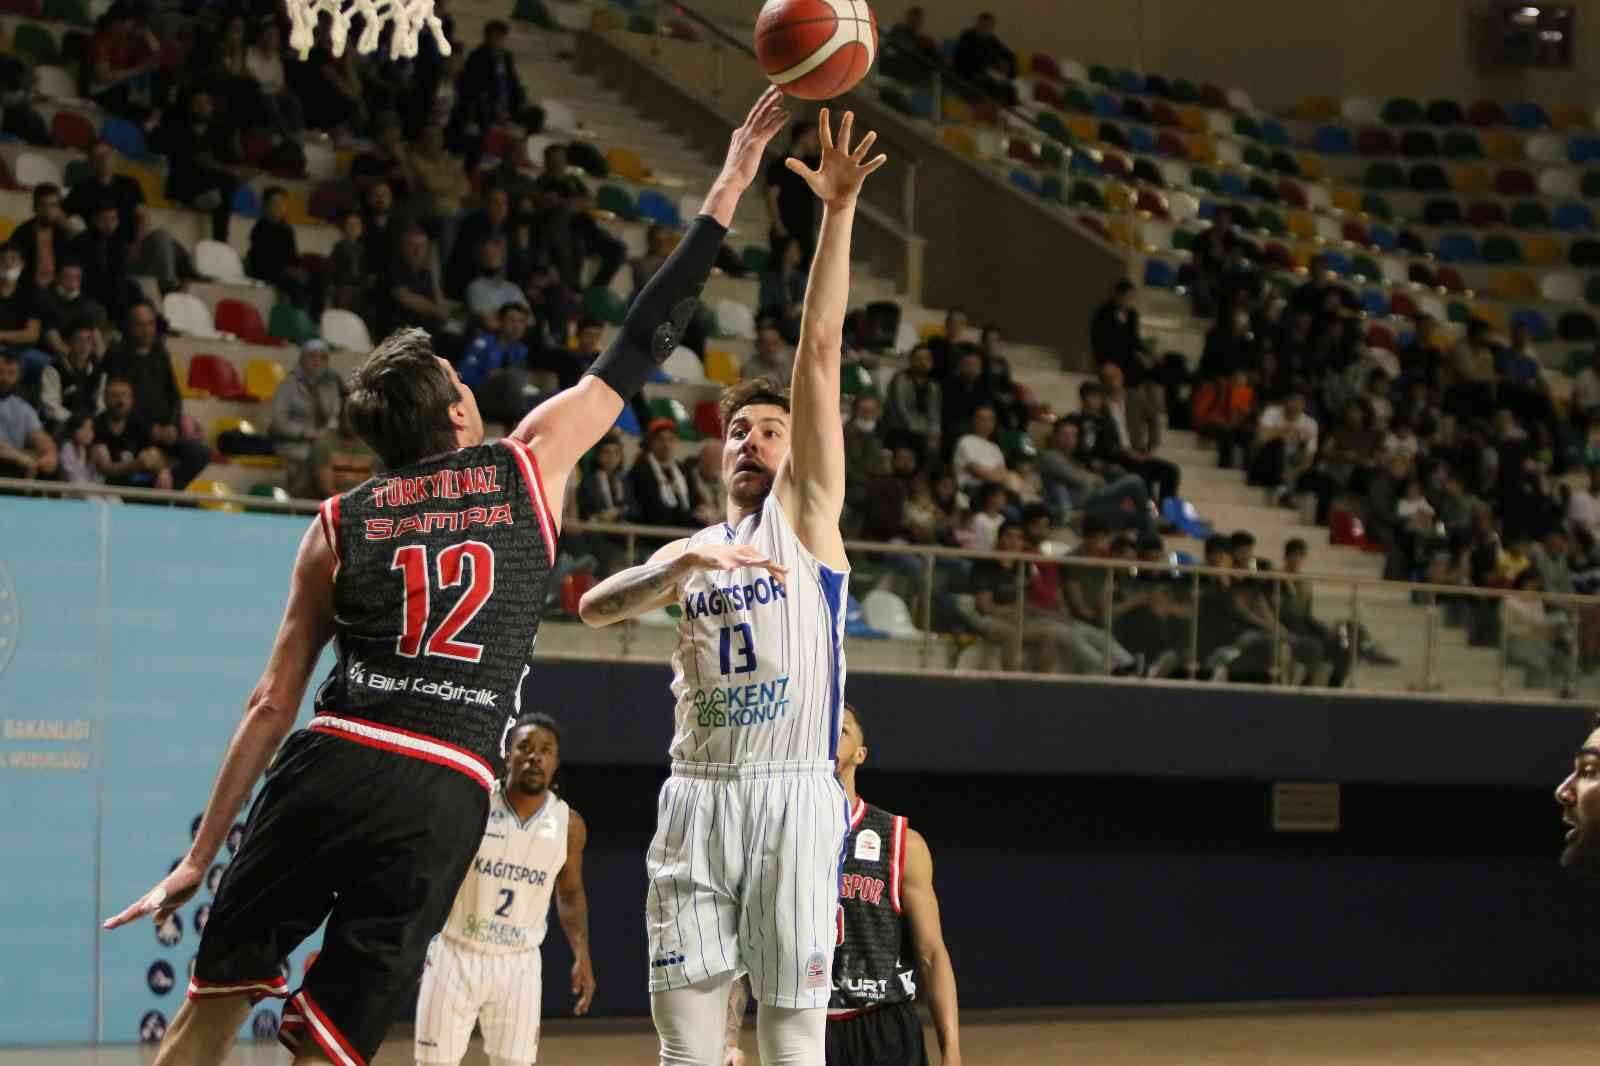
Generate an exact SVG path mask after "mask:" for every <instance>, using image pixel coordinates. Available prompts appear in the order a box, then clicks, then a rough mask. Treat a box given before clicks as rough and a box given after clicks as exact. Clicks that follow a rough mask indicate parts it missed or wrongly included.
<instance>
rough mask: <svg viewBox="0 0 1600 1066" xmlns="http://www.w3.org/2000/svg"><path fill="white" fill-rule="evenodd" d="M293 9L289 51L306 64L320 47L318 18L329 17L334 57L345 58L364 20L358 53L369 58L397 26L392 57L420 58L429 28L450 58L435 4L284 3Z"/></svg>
mask: <svg viewBox="0 0 1600 1066" xmlns="http://www.w3.org/2000/svg"><path fill="white" fill-rule="evenodd" d="M284 3H285V5H286V6H287V7H288V8H289V27H290V28H289V47H290V48H292V49H294V50H295V51H296V52H298V53H299V54H300V58H301V59H302V60H303V59H305V58H306V56H308V55H310V54H311V48H312V46H313V45H314V44H316V37H317V18H318V17H319V16H321V15H327V16H328V30H329V33H328V44H329V46H330V47H331V48H332V49H333V54H334V55H336V56H337V55H343V54H344V46H345V41H346V40H347V39H348V38H349V36H350V24H351V23H352V22H353V21H354V20H355V19H356V17H357V16H359V17H360V18H361V23H362V25H361V36H360V37H359V38H357V39H356V51H358V52H360V53H362V54H363V55H365V54H366V53H368V52H372V51H375V50H376V49H377V47H378V38H379V37H380V36H381V35H382V33H383V27H384V25H385V24H386V23H393V25H394V35H393V36H392V37H391V38H390V40H389V54H390V55H391V56H393V57H394V58H395V59H410V58H411V57H412V56H415V55H416V54H417V38H418V37H419V36H421V34H422V30H423V28H424V27H426V28H427V29H428V30H429V31H430V32H431V33H432V34H433V40H434V43H435V44H436V45H438V47H439V54H440V55H449V54H450V42H449V41H447V40H445V36H444V24H443V23H442V22H440V21H439V17H438V16H437V15H435V14H434V13H433V0H284Z"/></svg>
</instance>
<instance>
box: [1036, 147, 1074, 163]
mask: <svg viewBox="0 0 1600 1066" xmlns="http://www.w3.org/2000/svg"><path fill="white" fill-rule="evenodd" d="M1066 161H1067V157H1066V153H1064V152H1063V151H1062V150H1061V146H1060V145H1059V144H1056V143H1054V142H1053V141H1045V142H1044V143H1043V144H1041V145H1040V146H1039V165H1040V166H1045V167H1059V166H1061V164H1063V163H1065V162H1066Z"/></svg>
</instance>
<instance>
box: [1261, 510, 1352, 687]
mask: <svg viewBox="0 0 1600 1066" xmlns="http://www.w3.org/2000/svg"><path fill="white" fill-rule="evenodd" d="M1309 555H1310V552H1309V549H1308V548H1307V547H1306V542H1305V541H1303V540H1301V539H1300V538H1299V537H1293V538H1291V539H1290V540H1289V541H1288V542H1287V543H1285V544H1284V546H1283V570H1284V573H1287V574H1295V575H1298V574H1302V573H1304V572H1305V565H1306V559H1307V558H1308V557H1309ZM1315 593H1316V589H1315V586H1314V585H1313V584H1312V583H1311V582H1310V581H1308V580H1305V579H1303V578H1302V579H1301V580H1299V581H1285V582H1283V586H1282V589H1281V590H1280V592H1279V596H1280V600H1279V605H1278V620H1279V621H1280V622H1282V623H1283V626H1284V628H1285V629H1287V630H1289V632H1291V633H1293V634H1295V636H1296V637H1297V638H1299V639H1301V640H1307V641H1315V642H1317V643H1318V644H1320V645H1321V647H1322V656H1323V660H1324V661H1325V662H1327V663H1328V664H1329V666H1330V669H1329V671H1328V680H1327V685H1328V687H1329V688H1341V687H1343V685H1344V681H1345V678H1346V677H1347V676H1348V675H1349V673H1350V664H1351V663H1352V662H1353V661H1354V660H1355V649H1354V648H1352V647H1351V646H1350V641H1349V640H1348V639H1341V638H1340V636H1339V634H1338V633H1336V632H1334V630H1332V629H1331V628H1329V627H1328V625H1327V624H1326V623H1324V622H1323V621H1321V620H1320V619H1318V618H1317V617H1316V615H1315V614H1314V613H1313V611H1312V608H1313V607H1314V606H1315V599H1314V597H1315ZM1307 681H1308V683H1309V681H1310V677H1309V676H1308V678H1307Z"/></svg>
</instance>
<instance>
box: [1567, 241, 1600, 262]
mask: <svg viewBox="0 0 1600 1066" xmlns="http://www.w3.org/2000/svg"><path fill="white" fill-rule="evenodd" d="M1567 262H1568V263H1571V264H1572V265H1573V266H1575V267H1582V268H1585V269H1594V268H1595V267H1600V241H1596V240H1590V239H1588V238H1584V239H1582V240H1576V241H1573V242H1572V247H1571V248H1569V249H1567Z"/></svg>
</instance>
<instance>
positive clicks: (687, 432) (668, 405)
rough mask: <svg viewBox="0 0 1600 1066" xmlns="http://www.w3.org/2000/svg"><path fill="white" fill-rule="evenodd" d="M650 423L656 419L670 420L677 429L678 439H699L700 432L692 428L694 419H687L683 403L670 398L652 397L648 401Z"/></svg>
mask: <svg viewBox="0 0 1600 1066" xmlns="http://www.w3.org/2000/svg"><path fill="white" fill-rule="evenodd" d="M649 408H650V421H652V422H654V421H655V420H656V419H658V418H670V419H672V421H673V422H674V423H676V424H677V427H678V438H679V439H680V440H685V441H697V440H699V439H700V431H699V430H697V429H695V428H694V419H693V418H690V417H689V409H688V408H687V407H685V406H684V405H683V401H682V400H679V399H677V398H675V397H672V396H653V397H651V398H650V401H649Z"/></svg>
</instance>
